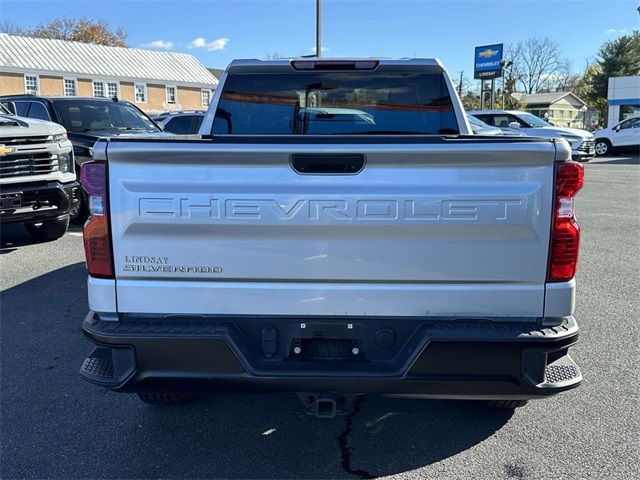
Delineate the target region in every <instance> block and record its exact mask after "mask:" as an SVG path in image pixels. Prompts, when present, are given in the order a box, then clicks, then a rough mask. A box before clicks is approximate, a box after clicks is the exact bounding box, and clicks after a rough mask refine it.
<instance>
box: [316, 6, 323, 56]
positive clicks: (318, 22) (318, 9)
mask: <svg viewBox="0 0 640 480" xmlns="http://www.w3.org/2000/svg"><path fill="white" fill-rule="evenodd" d="M320 14H321V5H320V0H316V57H319V56H320V52H321V51H322V46H321V45H320V33H321V30H322V20H321V18H320Z"/></svg>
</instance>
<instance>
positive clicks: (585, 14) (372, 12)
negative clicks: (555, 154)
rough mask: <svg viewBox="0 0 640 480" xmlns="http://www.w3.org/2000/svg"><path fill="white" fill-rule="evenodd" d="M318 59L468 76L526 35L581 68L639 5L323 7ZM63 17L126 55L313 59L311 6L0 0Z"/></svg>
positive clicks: (17, 9) (488, 2) (379, 0)
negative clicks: (378, 59)
mask: <svg viewBox="0 0 640 480" xmlns="http://www.w3.org/2000/svg"><path fill="white" fill-rule="evenodd" d="M322 1H323V24H324V27H323V42H322V43H323V47H326V52H324V55H325V56H337V57H344V56H386V57H405V56H418V57H439V58H440V59H441V60H442V61H443V62H444V64H445V65H446V66H447V68H448V69H449V71H450V73H451V75H452V76H457V75H458V74H459V72H460V70H464V71H465V75H467V76H469V77H471V76H472V68H473V47H474V46H476V45H484V44H490V43H500V42H503V43H515V42H517V41H519V40H524V39H526V38H529V37H532V36H542V37H544V36H547V37H549V38H551V39H552V40H554V41H556V42H558V43H559V44H560V46H561V48H562V51H563V52H564V54H565V55H566V57H568V58H569V59H571V61H572V64H573V68H574V69H576V70H579V69H581V68H582V66H583V65H584V62H585V59H586V58H588V57H593V56H594V55H595V54H596V52H597V50H598V48H599V47H600V45H601V44H602V43H603V42H604V41H606V40H609V39H612V38H616V37H617V36H619V35H621V34H622V33H626V32H630V31H632V30H633V29H639V28H640V16H639V15H638V12H637V11H636V8H637V7H638V5H640V0H555V1H554V0H537V1H529V0H502V1H501V0H448V1H442V0H441V1H431V0H413V1H404V0H369V1H360V0H322ZM61 15H67V16H70V17H89V18H96V19H103V20H105V21H106V22H107V23H109V24H110V25H111V26H112V27H117V26H121V27H123V28H124V29H125V31H126V32H127V34H128V42H129V44H130V46H132V47H145V48H149V47H150V46H151V48H156V49H160V50H161V49H168V50H172V51H179V52H188V53H191V54H193V55H195V56H196V57H197V58H198V59H199V60H200V61H201V62H202V63H203V64H204V65H205V66H208V67H216V68H224V67H225V66H226V65H227V63H228V62H229V61H230V60H232V59H234V58H253V57H264V56H266V55H267V54H269V53H274V52H277V53H278V54H280V55H281V56H295V55H306V54H310V53H312V52H313V46H314V43H315V37H314V28H315V24H314V18H315V17H314V15H315V0H234V1H230V0H207V1H204V0H105V1H93V0H91V1H89V0H47V1H40V0H0V20H2V21H5V20H8V21H12V22H15V23H16V24H18V25H20V26H30V25H34V24H37V23H40V22H43V21H47V20H50V19H52V18H55V17H58V16H61Z"/></svg>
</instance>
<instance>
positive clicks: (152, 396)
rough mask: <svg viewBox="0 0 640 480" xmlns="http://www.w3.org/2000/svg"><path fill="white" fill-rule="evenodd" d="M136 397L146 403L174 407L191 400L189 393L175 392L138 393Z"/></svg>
mask: <svg viewBox="0 0 640 480" xmlns="http://www.w3.org/2000/svg"><path fill="white" fill-rule="evenodd" d="M138 398H139V399H140V401H141V402H142V403H146V404H147V405H162V406H170V407H175V406H178V405H185V404H187V403H191V402H193V397H192V396H191V395H180V394H177V393H138Z"/></svg>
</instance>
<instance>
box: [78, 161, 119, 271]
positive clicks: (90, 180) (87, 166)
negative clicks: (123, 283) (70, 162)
mask: <svg viewBox="0 0 640 480" xmlns="http://www.w3.org/2000/svg"><path fill="white" fill-rule="evenodd" d="M80 181H81V182H82V187H83V188H84V190H85V191H86V192H87V194H88V200H89V205H88V206H89V214H90V216H89V219H88V220H87V223H85V225H84V252H85V257H86V259H87V270H88V271H89V275H91V276H93V277H101V278H113V277H114V275H113V253H112V250H111V233H110V232H109V217H108V214H109V209H108V202H107V199H108V192H107V165H106V163H105V162H100V161H92V162H87V163H84V164H83V165H82V173H81V175H80Z"/></svg>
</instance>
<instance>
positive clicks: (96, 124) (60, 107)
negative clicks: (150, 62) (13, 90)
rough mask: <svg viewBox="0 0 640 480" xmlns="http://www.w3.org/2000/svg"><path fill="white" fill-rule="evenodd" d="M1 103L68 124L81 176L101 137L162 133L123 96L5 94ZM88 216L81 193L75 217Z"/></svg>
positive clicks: (20, 112)
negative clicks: (114, 97) (113, 97)
mask: <svg viewBox="0 0 640 480" xmlns="http://www.w3.org/2000/svg"><path fill="white" fill-rule="evenodd" d="M0 104H2V105H4V106H5V108H7V109H9V110H10V111H11V112H13V113H15V114H17V115H19V116H21V117H27V118H33V119H39V120H46V121H52V122H55V123H58V124H60V125H62V126H63V127H64V128H66V130H67V134H68V137H69V140H70V141H71V143H72V145H73V152H74V156H75V162H76V166H75V171H76V173H77V175H78V178H79V176H80V172H81V169H82V164H83V163H85V162H86V161H88V160H91V150H92V148H93V144H94V143H95V142H96V140H97V139H98V138H108V137H114V136H121V135H127V136H131V135H137V136H140V135H150V134H151V135H153V134H159V133H162V130H161V129H160V127H158V125H156V124H155V123H154V122H153V121H152V120H151V119H150V118H149V117H148V116H147V115H146V114H145V113H144V112H143V111H142V110H140V109H139V108H138V107H136V106H135V105H133V104H132V103H129V102H127V101H123V100H117V99H110V98H97V97H55V96H51V97H49V96H38V95H5V96H0ZM86 218H87V206H86V199H85V198H84V195H81V196H80V199H79V203H78V205H77V206H76V207H74V209H73V211H72V212H71V221H72V222H73V223H78V224H80V223H84V221H85V220H86Z"/></svg>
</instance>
